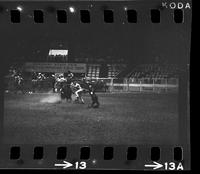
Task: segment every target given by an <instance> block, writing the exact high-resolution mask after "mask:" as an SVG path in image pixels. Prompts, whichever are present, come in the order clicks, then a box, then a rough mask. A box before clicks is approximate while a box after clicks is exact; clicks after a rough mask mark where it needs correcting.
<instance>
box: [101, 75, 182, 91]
mask: <svg viewBox="0 0 200 174" xmlns="http://www.w3.org/2000/svg"><path fill="white" fill-rule="evenodd" d="M98 80H101V81H104V82H105V83H106V85H107V91H109V92H147V91H149V92H163V91H164V92H170V91H174V92H175V91H178V78H168V79H166V78H165V79H164V78H129V79H128V78H122V79H115V78H109V79H108V78H98Z"/></svg>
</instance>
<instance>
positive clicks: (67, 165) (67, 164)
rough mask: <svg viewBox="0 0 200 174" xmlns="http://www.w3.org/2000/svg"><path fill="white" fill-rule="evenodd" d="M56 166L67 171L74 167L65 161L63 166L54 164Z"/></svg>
mask: <svg viewBox="0 0 200 174" xmlns="http://www.w3.org/2000/svg"><path fill="white" fill-rule="evenodd" d="M54 166H57V167H63V169H66V168H68V167H71V166H73V164H71V163H69V162H67V161H63V164H54Z"/></svg>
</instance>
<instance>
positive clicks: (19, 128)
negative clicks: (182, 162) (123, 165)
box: [4, 93, 178, 145]
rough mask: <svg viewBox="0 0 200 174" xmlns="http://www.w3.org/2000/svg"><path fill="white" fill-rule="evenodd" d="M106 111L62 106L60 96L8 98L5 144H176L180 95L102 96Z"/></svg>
mask: <svg viewBox="0 0 200 174" xmlns="http://www.w3.org/2000/svg"><path fill="white" fill-rule="evenodd" d="M97 95H98V96H99V101H100V104H101V105H100V108H98V109H93V108H88V104H89V103H90V102H91V100H90V97H89V96H88V95H85V96H83V98H84V100H85V104H75V103H67V102H65V101H62V102H60V98H59V95H58V94H52V93H46V94H5V97H4V143H9V144H10V143H12V144H117V145H120V144H127V145H128V144H174V143H176V142H177V141H178V103H177V95H176V94H172V93H170V94H166V93H165V94H163V93H160V94H152V93H100V94H97Z"/></svg>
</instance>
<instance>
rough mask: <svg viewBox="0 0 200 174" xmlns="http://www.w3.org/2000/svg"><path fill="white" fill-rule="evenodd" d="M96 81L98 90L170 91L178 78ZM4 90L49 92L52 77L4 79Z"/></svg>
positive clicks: (100, 79) (175, 87) (104, 79)
mask: <svg viewBox="0 0 200 174" xmlns="http://www.w3.org/2000/svg"><path fill="white" fill-rule="evenodd" d="M91 80H92V81H98V82H100V83H98V84H99V85H98V90H97V91H98V92H147V91H148V92H162V91H164V92H170V91H177V90H178V79H177V78H169V79H158V78H155V79H152V78H151V79H150V78H129V79H128V78H120V79H119V78H118V79H117V78H92V79H91ZM4 82H5V83H6V84H5V91H11V92H12V91H15V92H16V91H23V92H25V93H26V92H49V91H51V90H52V91H53V86H54V85H53V84H54V83H53V81H52V79H46V80H42V81H37V82H34V81H33V80H31V79H27V80H24V81H23V85H20V86H19V85H17V84H16V82H15V81H14V80H13V79H10V78H9V79H5V81H4Z"/></svg>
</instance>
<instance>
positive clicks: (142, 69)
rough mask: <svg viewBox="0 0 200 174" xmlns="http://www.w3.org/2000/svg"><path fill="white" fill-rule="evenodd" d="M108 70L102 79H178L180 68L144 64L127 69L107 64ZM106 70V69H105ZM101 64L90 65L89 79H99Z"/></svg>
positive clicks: (88, 67) (119, 65)
mask: <svg viewBox="0 0 200 174" xmlns="http://www.w3.org/2000/svg"><path fill="white" fill-rule="evenodd" d="M106 66H107V68H108V70H107V72H106V73H104V74H105V75H104V76H102V77H101V78H150V79H153V78H154V79H162V78H178V74H179V71H180V70H179V68H178V67H177V66H176V65H174V64H142V65H138V66H135V67H134V66H131V68H130V67H129V68H128V67H127V66H126V65H125V64H107V65H106ZM104 70H105V68H104ZM101 71H102V67H101V65H100V64H88V66H87V77H90V78H99V77H100V76H99V75H100V72H101Z"/></svg>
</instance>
